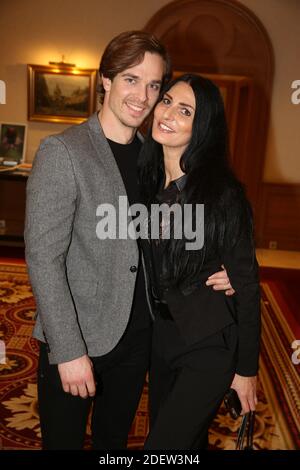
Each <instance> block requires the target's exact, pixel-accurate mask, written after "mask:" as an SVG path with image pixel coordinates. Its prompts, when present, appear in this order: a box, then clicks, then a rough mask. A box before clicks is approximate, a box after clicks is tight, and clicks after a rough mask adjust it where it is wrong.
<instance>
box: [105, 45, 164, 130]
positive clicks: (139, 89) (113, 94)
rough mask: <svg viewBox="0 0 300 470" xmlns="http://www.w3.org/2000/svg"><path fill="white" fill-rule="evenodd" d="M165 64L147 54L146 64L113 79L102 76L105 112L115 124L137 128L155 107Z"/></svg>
mask: <svg viewBox="0 0 300 470" xmlns="http://www.w3.org/2000/svg"><path fill="white" fill-rule="evenodd" d="M163 73H164V61H163V59H162V58H161V57H160V56H159V55H158V54H152V53H150V52H146V53H145V55H144V59H143V61H142V62H141V63H140V64H138V65H135V66H134V67H130V68H128V69H126V70H124V71H123V72H120V73H118V74H117V75H116V76H115V77H114V79H113V80H110V79H108V78H105V77H103V86H104V89H105V98H104V104H103V112H104V113H106V114H110V116H111V118H113V122H115V124H120V123H121V124H122V125H123V126H125V127H130V128H137V127H139V126H140V125H141V124H142V122H143V121H144V119H145V118H146V117H147V116H148V114H149V113H150V112H151V110H152V108H153V106H154V105H155V103H156V101H157V99H158V96H159V91H160V87H161V83H162V78H163Z"/></svg>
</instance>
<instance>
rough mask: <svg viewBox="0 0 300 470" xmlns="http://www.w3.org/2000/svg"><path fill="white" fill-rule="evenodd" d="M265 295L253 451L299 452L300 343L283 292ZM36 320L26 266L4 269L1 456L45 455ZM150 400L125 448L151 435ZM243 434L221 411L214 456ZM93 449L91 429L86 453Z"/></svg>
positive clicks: (265, 288) (0, 283)
mask: <svg viewBox="0 0 300 470" xmlns="http://www.w3.org/2000/svg"><path fill="white" fill-rule="evenodd" d="M299 280H300V274H299ZM262 293H263V304H262V313H263V341H262V354H261V362H260V373H259V390H258V396H259V405H258V409H257V420H256V426H255V438H254V441H255V448H256V449H300V438H299V436H300V400H299V390H300V379H299V372H300V366H299V365H295V364H293V362H292V360H291V355H292V353H293V350H292V349H291V344H292V342H293V341H294V340H295V339H297V336H296V334H297V333H298V331H296V330H297V328H298V327H299V324H298V323H297V318H296V317H295V315H294V313H293V311H291V309H290V305H289V304H288V303H287V302H285V301H284V298H283V296H282V292H281V291H280V289H279V290H278V289H277V288H276V289H275V287H274V282H273V284H272V282H268V281H263V282H262ZM298 310H299V304H298ZM34 312H35V304H34V299H33V296H32V292H31V288H30V285H29V283H28V277H27V273H26V267H25V265H24V263H22V262H16V261H13V260H6V262H3V261H2V262H1V263H0V440H1V441H0V446H1V445H2V449H3V450H9V449H40V447H41V440H40V427H39V418H38V407H37V387H36V365H37V352H38V344H37V342H36V341H35V340H34V339H32V338H31V330H32V326H33V317H34ZM298 339H300V336H298ZM4 348H5V350H6V351H4ZM147 397H148V392H147V384H145V387H144V393H143V395H142V398H141V401H140V404H139V407H138V411H137V413H136V417H135V420H134V423H133V426H132V429H131V433H130V436H129V441H128V447H129V448H131V449H138V448H142V446H143V442H144V439H145V436H146V434H147V429H148V414H147V404H148V400H147ZM238 426H239V420H238V421H234V420H232V419H231V418H230V417H229V416H228V414H226V412H225V409H224V407H223V406H222V407H221V409H220V410H219V413H218V415H217V417H216V419H215V421H214V423H213V426H212V429H211V431H210V447H211V449H233V448H234V446H235V439H236V431H237V428H238ZM1 443H2V444H1ZM89 444H90V430H89V426H88V429H87V441H86V448H89Z"/></svg>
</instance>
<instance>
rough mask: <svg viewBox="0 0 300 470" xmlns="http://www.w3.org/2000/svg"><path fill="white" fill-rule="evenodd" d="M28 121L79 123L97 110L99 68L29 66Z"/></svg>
mask: <svg viewBox="0 0 300 470" xmlns="http://www.w3.org/2000/svg"><path fill="white" fill-rule="evenodd" d="M27 69H28V120H29V121H44V122H45V121H47V122H61V123H70V124H72V123H73V124H76V123H80V122H82V121H84V120H86V119H87V118H88V117H89V116H90V115H91V114H92V113H93V112H94V111H95V107H96V77H97V70H96V69H78V68H76V67H70V66H66V65H54V66H44V65H28V66H27Z"/></svg>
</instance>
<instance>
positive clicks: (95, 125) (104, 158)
mask: <svg viewBox="0 0 300 470" xmlns="http://www.w3.org/2000/svg"><path fill="white" fill-rule="evenodd" d="M87 124H88V126H89V131H88V132H89V136H90V138H91V141H92V143H93V146H94V148H95V151H96V152H97V154H98V156H99V158H100V159H101V162H102V163H103V164H104V166H105V168H106V170H107V172H108V174H109V176H110V178H111V180H112V190H113V191H114V192H115V193H116V195H117V197H118V196H120V195H127V193H126V189H125V186H124V183H123V179H122V176H121V174H120V171H119V168H118V165H117V162H116V160H115V157H114V156H113V153H112V151H111V149H110V146H109V143H108V142H107V140H106V137H105V135H104V133H103V130H102V127H101V125H100V123H99V120H98V114H97V113H94V114H93V115H92V116H91V117H90V118H89V120H88V121H87Z"/></svg>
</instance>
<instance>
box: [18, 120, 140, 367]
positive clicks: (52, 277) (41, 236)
mask: <svg viewBox="0 0 300 470" xmlns="http://www.w3.org/2000/svg"><path fill="white" fill-rule="evenodd" d="M119 196H126V190H125V187H124V184H123V181H122V177H121V175H120V172H119V169H118V167H117V164H116V162H115V159H114V156H113V154H112V152H111V150H110V147H109V144H108V142H107V140H106V138H105V136H104V134H103V131H102V129H101V126H100V124H99V121H98V117H97V114H94V115H93V116H91V117H90V119H88V120H87V121H86V122H85V123H83V124H80V125H78V126H72V127H70V128H69V129H67V130H66V131H64V132H63V133H61V134H58V135H54V136H51V137H48V138H46V139H45V140H44V141H42V143H41V145H40V148H39V150H38V152H37V155H36V157H35V160H34V163H33V168H32V171H31V174H30V176H29V179H28V183H27V204H26V223H25V246H26V251H25V252H26V261H27V265H28V271H29V276H30V280H31V284H32V288H33V292H34V296H35V299H36V303H37V318H36V325H35V329H34V336H35V338H37V339H39V340H41V341H46V342H47V343H48V346H49V359H50V362H51V363H61V362H65V361H70V360H72V359H75V358H77V357H80V356H82V355H84V354H86V353H87V354H89V355H90V356H100V355H103V354H106V353H108V352H109V351H111V350H112V349H113V348H114V346H116V344H117V343H118V341H119V340H120V338H121V336H122V335H123V333H124V331H125V328H126V326H127V323H128V319H129V315H130V310H131V306H132V300H133V294H134V287H135V281H136V275H137V271H135V269H134V268H133V267H134V266H137V265H138V263H139V253H138V247H137V243H136V240H132V239H130V238H127V239H118V238H117V239H114V240H113V239H109V238H107V239H104V240H103V239H102V240H101V239H99V238H98V237H97V235H96V226H97V223H98V222H99V217H97V207H98V206H99V205H100V204H102V203H106V204H107V203H108V204H112V205H113V206H114V207H115V208H116V209H117V208H118V203H119V199H118V198H119ZM117 215H118V210H117ZM145 278H146V276H145Z"/></svg>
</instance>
